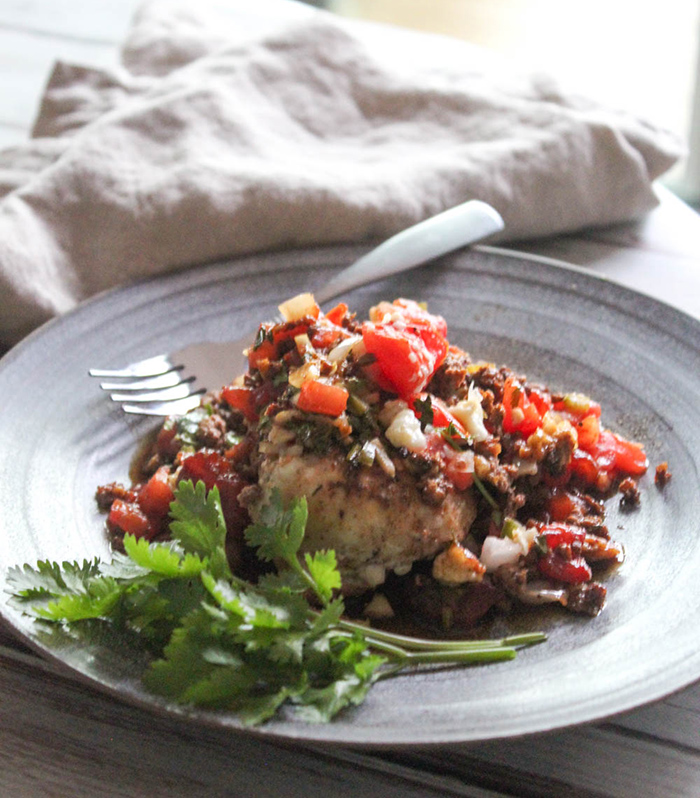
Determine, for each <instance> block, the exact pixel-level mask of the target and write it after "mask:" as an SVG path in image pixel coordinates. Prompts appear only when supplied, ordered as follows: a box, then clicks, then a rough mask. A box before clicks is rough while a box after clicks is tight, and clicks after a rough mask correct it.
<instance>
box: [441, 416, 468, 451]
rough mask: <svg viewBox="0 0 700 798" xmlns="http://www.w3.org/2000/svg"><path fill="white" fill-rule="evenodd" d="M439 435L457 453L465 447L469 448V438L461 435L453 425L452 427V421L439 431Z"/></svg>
mask: <svg viewBox="0 0 700 798" xmlns="http://www.w3.org/2000/svg"><path fill="white" fill-rule="evenodd" d="M440 434H441V435H442V437H443V438H444V439H445V441H446V442H447V443H449V444H450V446H451V447H452V448H453V449H456V450H457V451H461V450H462V449H464V448H465V447H466V446H469V438H468V437H467V436H465V435H463V434H462V433H461V432H460V431H459V430H458V429H457V427H455V425H454V423H453V422H452V421H450V423H449V425H448V426H447V427H443V428H442V429H441V430H440Z"/></svg>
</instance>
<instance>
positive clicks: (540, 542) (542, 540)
mask: <svg viewBox="0 0 700 798" xmlns="http://www.w3.org/2000/svg"><path fill="white" fill-rule="evenodd" d="M533 545H534V546H535V548H536V549H537V551H538V552H539V553H540V554H542V555H545V554H549V544H548V543H547V537H546V536H545V535H538V536H537V537H536V538H535V542H534V544H533Z"/></svg>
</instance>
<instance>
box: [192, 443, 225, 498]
mask: <svg viewBox="0 0 700 798" xmlns="http://www.w3.org/2000/svg"><path fill="white" fill-rule="evenodd" d="M230 471H231V463H230V462H229V461H228V460H227V459H226V458H225V457H224V456H223V455H220V454H219V453H218V452H214V451H211V450H210V451H207V450H206V449H200V450H199V451H197V452H193V453H192V454H188V455H187V456H186V457H183V458H182V466H181V468H180V473H179V479H180V480H181V481H184V480H186V479H190V480H192V482H194V484H195V485H196V484H197V482H199V481H200V480H201V481H202V482H203V483H204V485H205V487H206V489H207V490H211V489H212V488H213V487H214V485H215V484H216V480H217V479H218V478H219V477H220V476H221V475H222V474H227V473H229V472H230Z"/></svg>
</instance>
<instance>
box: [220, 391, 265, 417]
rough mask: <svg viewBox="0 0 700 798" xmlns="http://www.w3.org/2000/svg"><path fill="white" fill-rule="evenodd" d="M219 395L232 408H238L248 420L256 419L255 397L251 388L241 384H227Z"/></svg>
mask: <svg viewBox="0 0 700 798" xmlns="http://www.w3.org/2000/svg"><path fill="white" fill-rule="evenodd" d="M221 396H222V398H223V399H225V400H226V401H227V402H228V403H229V405H231V407H232V408H233V409H234V410H240V411H241V413H243V415H244V416H245V418H246V419H248V421H257V420H258V410H257V407H256V404H257V403H256V399H257V397H256V392H255V390H254V389H253V388H248V387H246V386H243V385H229V386H228V387H227V388H224V389H223V390H222V392H221Z"/></svg>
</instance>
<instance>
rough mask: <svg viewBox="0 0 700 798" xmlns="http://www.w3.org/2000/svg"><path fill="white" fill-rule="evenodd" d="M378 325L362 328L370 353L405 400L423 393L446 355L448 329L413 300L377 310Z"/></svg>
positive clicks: (380, 306)
mask: <svg viewBox="0 0 700 798" xmlns="http://www.w3.org/2000/svg"><path fill="white" fill-rule="evenodd" d="M377 307H378V313H377V314H376V317H377V318H378V319H380V320H379V321H377V322H365V324H363V325H362V339H363V341H364V344H365V347H366V349H367V352H369V353H370V354H372V355H374V356H375V358H376V361H377V365H378V366H379V368H380V370H381V372H382V373H383V375H384V376H385V377H386V378H387V380H388V381H389V382H390V383H391V385H392V386H393V388H394V390H395V391H396V392H397V393H398V394H399V396H401V397H402V398H404V399H408V398H410V397H412V396H415V395H416V394H418V393H420V392H421V391H422V390H423V388H425V386H426V385H427V384H428V382H429V381H430V378H431V377H432V376H433V374H434V373H435V371H436V369H437V368H438V367H439V366H440V364H441V363H442V361H443V360H444V359H445V355H446V354H447V349H448V343H447V338H446V335H447V325H446V323H445V320H444V319H443V318H441V317H440V316H434V315H432V314H430V313H428V312H427V311H425V310H423V308H421V306H420V305H418V303H416V302H412V301H410V300H402V299H398V300H396V301H395V302H393V303H392V304H391V305H390V304H389V303H386V302H383V303H380V304H379V305H378V306H377Z"/></svg>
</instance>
